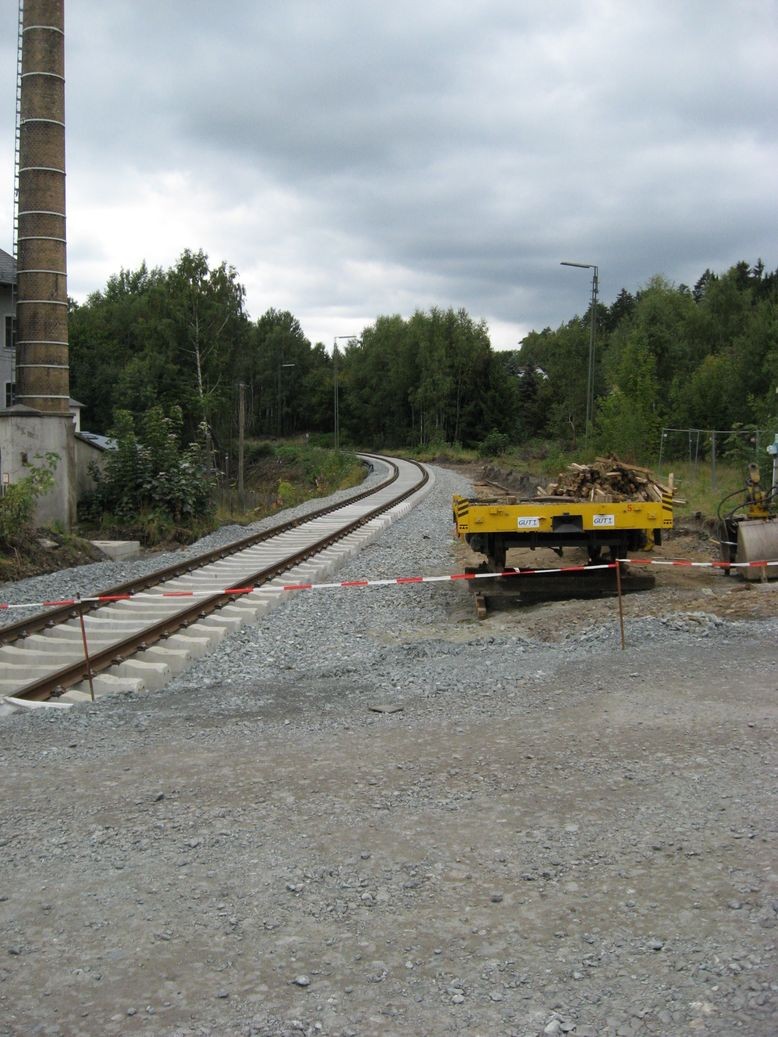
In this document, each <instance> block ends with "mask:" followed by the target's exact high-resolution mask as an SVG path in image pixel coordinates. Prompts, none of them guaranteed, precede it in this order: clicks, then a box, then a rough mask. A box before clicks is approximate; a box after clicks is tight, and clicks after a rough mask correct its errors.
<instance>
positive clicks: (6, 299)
mask: <svg viewBox="0 0 778 1037" xmlns="http://www.w3.org/2000/svg"><path fill="white" fill-rule="evenodd" d="M13 315H14V304H13V286H12V285H10V284H2V283H0V408H2V407H10V406H11V403H12V402H13V401H12V399H11V395H10V387H11V386H12V385H13V384H14V380H15V377H16V375H15V371H14V367H15V356H14V350H13V340H12V339H13V336H12V331H11V321H12V320H13Z"/></svg>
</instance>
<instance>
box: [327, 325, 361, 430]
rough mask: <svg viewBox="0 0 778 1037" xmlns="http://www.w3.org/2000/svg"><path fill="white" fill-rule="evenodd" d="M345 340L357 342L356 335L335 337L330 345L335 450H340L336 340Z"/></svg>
mask: <svg viewBox="0 0 778 1037" xmlns="http://www.w3.org/2000/svg"><path fill="white" fill-rule="evenodd" d="M341 338H345V339H348V340H349V342H353V341H357V342H358V341H359V340H358V339H357V337H356V335H335V337H334V340H333V343H332V394H333V400H332V409H333V419H334V420H333V440H334V443H335V449H336V450H340V408H339V402H338V339H341Z"/></svg>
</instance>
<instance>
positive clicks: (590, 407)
mask: <svg viewBox="0 0 778 1037" xmlns="http://www.w3.org/2000/svg"><path fill="white" fill-rule="evenodd" d="M559 265H560V266H577V267H579V268H580V269H581V270H591V271H592V301H591V307H590V309H591V312H590V317H591V319H590V321H589V365H588V371H587V377H586V446H587V447H588V446H589V443H590V441H591V435H592V422H593V421H594V338H595V328H596V326H597V324H596V322H597V290H598V288H599V285H600V282H599V274H600V270H599V267H598V266H597V265H596V264H595V263H571V262H570V261H569V260H565V259H563V260H562V262H561V263H560V264H559Z"/></svg>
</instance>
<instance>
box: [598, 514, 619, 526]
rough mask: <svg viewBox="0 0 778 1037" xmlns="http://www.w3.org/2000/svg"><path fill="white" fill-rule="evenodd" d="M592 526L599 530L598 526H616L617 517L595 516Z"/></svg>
mask: <svg viewBox="0 0 778 1037" xmlns="http://www.w3.org/2000/svg"><path fill="white" fill-rule="evenodd" d="M592 525H593V526H594V527H595V528H597V527H598V526H615V525H616V516H615V515H593V516H592Z"/></svg>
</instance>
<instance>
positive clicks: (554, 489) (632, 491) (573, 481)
mask: <svg viewBox="0 0 778 1037" xmlns="http://www.w3.org/2000/svg"><path fill="white" fill-rule="evenodd" d="M663 494H665V495H669V496H671V497H672V494H673V477H672V475H671V476H670V485H669V486H665V485H663V484H662V483H660V482H658V481H657V480H656V478H655V477H654V476H653V474H652V473H651V471H650V470H649V469H648V468H640V467H638V466H637V465H632V464H627V463H626V462H625V461H619V459H618V458H617V457H615V456H613V455H612V454H611V455H610V456H609V457H598V458H596V459H595V461H594V464H590V465H587V464H571V465H568V467H567V470H566V471H564V472H560V473H559V475H558V476H557V478H556V480H555V481H554V482H551V483H549V484H548V486H538V488H537V496H538V497H569V498H571V499H573V500H578V501H581V500H584V501H593V502H594V503H601V504H606V503H610V502H612V501H629V500H643V501H650V500H653V501H661V499H662V495H663Z"/></svg>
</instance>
